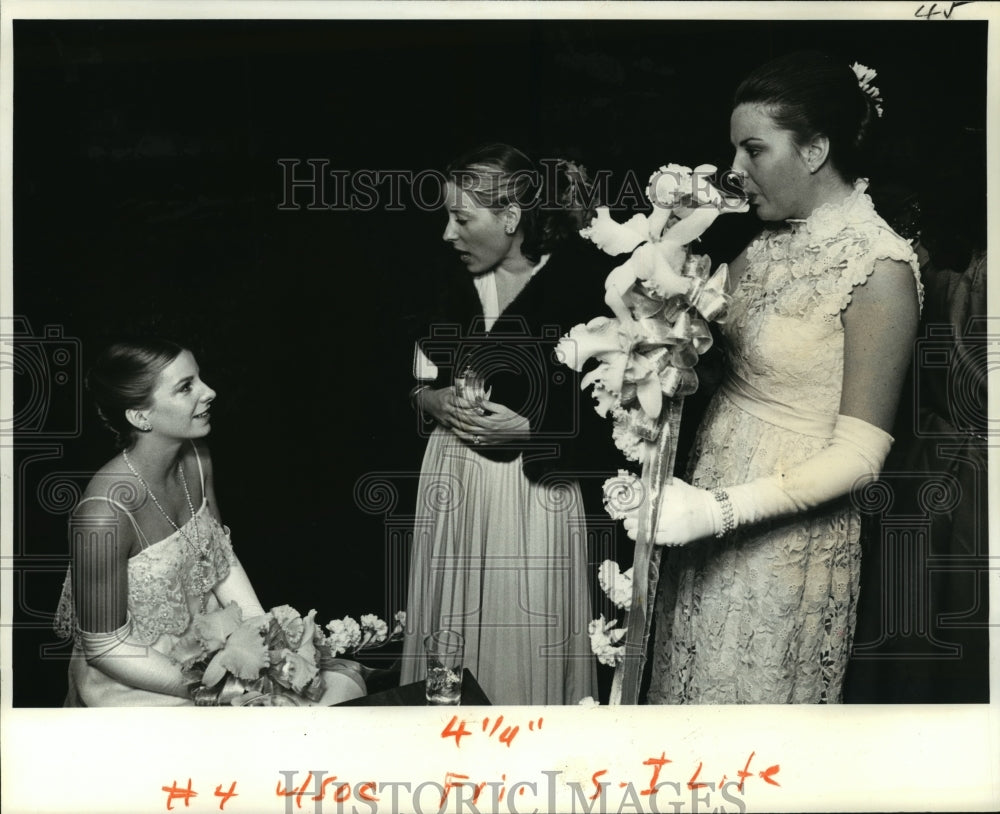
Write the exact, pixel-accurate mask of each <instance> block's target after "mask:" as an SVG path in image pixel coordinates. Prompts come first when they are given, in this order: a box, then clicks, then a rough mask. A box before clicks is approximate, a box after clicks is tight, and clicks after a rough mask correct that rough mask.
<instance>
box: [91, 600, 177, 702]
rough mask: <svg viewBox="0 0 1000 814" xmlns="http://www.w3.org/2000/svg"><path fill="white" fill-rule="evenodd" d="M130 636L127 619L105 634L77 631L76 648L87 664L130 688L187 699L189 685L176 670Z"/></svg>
mask: <svg viewBox="0 0 1000 814" xmlns="http://www.w3.org/2000/svg"><path fill="white" fill-rule="evenodd" d="M131 635H132V617H131V616H129V617H128V618H127V620H126V621H125V624H124V625H122V626H121V627H120V628H118V629H117V630H112V631H110V632H108V633H90V632H88V631H85V630H81V631H80V645H81V647H82V649H83V654H84V656H85V657H86V659H87V663H88V664H90V665H91V666H92V667H96V668H97V669H98V670H100V671H101V672H102V673H105V674H106V675H108V676H110V677H111V678H113V679H115V681H118V682H120V683H122V684H127V685H128V686H130V687H135V688H137V689H140V690H149V691H150V692H158V693H163V694H165V695H176V696H179V697H181V698H187V697H188V687H189V685H190V684H191V681H190V680H189V679H187V678H185V677H184V676H183V675H182V674H181V668H180V666H178V665H177V663H176V662H174V661H171V660H170V659H169V658H167V657H166V656H165V655H163V654H162V653H160V652H158V651H156V650H154V649H153V648H152V647H150V646H149V645H145V644H142V643H141V642H138V641H136V640H135V639H133V638H132V637H131Z"/></svg>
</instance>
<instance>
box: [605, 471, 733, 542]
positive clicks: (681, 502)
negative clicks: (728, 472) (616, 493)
mask: <svg viewBox="0 0 1000 814" xmlns="http://www.w3.org/2000/svg"><path fill="white" fill-rule="evenodd" d="M716 505H717V504H716V500H715V498H714V497H712V493H711V492H709V491H708V490H706V489H699V488H698V487H697V486H691V485H690V484H688V483H685V482H684V481H682V480H680V479H678V478H674V479H673V481H671V483H670V485H669V486H665V487H664V488H663V496H662V498H661V499H660V522H659V524H658V527H657V529H656V534H655V535H653V540H654V542H655V543H656V544H657V545H685V544H686V543H690V542H693V541H694V540H701V539H702V538H704V537H711V536H712V535H714V534H715V531H716V513H717V512H716V509H715V507H716ZM625 531H626V532H627V533H628V536H629V537H631V538H632V539H633V540H634V539H635V538H636V536H637V535H638V533H639V509H635V510H633V511H632V512H630V513H629V515H628V516H627V517H626V518H625Z"/></svg>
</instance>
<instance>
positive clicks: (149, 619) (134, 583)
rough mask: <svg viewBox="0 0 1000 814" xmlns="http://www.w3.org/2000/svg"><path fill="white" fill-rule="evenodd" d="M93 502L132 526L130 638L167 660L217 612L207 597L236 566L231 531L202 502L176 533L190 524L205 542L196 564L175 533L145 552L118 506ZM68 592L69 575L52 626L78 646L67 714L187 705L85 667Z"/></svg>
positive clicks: (195, 556)
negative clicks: (135, 547)
mask: <svg viewBox="0 0 1000 814" xmlns="http://www.w3.org/2000/svg"><path fill="white" fill-rule="evenodd" d="M199 466H200V461H199ZM91 499H93V500H100V501H103V502H105V503H106V504H107V505H108V517H109V518H111V517H112V516H113V514H114V512H116V511H123V512H125V513H126V515H128V517H129V519H130V520H132V523H133V525H134V527H135V529H136V533H137V534H138V535H139V539H140V541H141V542H142V544H143V548H142V550H141V551H140V552H139V553H138V554H136V555H135V556H133V557H132V558H131V559H130V560H129V561H128V614H129V616H130V617H131V619H132V632H131V638H132V639H134V640H135V641H137V642H140V643H142V644H148V645H149V646H150V647H151V648H152V649H154V650H156V651H158V652H160V653H163V654H164V655H166V654H168V653H169V652H170V650H171V648H172V647H173V646H174V644H175V643H176V642H177V640H178V639H179V638H180V637H181V636H183V635H184V634H185V633H186V632H187V630H188V627H189V626H190V625H191V621H192V619H193V618H194V616H195V615H196V614H197V613H199V612H200V611H203V610H215V609H216V608H218V607H219V602H218V600H217V599H216V597H215V594H214V593H213V590H212V589H213V588H214V587H215V586H216V585H218V584H219V583H220V582H222V580H224V579H225V578H226V577H227V576H228V575H229V568H230V565H232V564H235V563H236V562H237V560H236V555H235V554H234V553H233V546H232V543H231V542H230V539H229V529H228V528H226V527H225V526H222V525H220V524H219V522H218V521H217V520H216V519H215V518H214V517H213V516H212V513H211V512H210V511H209V510H208V503H207V501H204V500H203V501H202V505H201V508H200V509H199V510H198V511H197V512H196V513H195V516H194V517H193V518H191V519H190V520H188V522H187V523H185V524H184V525H183V526H181V531H186V532H188V534H189V535H190V534H191V533H192V532H191V529H190V528H189V527H190V526H191V524H192V523H193V522H195V523H197V524H198V529H199V532H200V534H201V535H202V538H204V536H205V535H208V538H209V539H208V542H207V544H206V556H205V557H204V558H202V557H201V556H200V555H199V554H196V553H195V552H194V551H192V550H191V546H190V544H189V543H188V542H187V541H186V540H185V538H184V536H183V535H182V534H181V532H180V531H175V532H174V533H173V534H171V535H170V536H169V537H165V538H164V539H162V540H160V541H159V542H156V543H152V544H150V543H148V542H147V541H146V538H145V536H143V534H142V531H141V529H139V527H138V524H137V523H135V520H134V518H132V515H131V514H130V513H129V512H128V510H127V509H126V508H125V507H124V506H122V505H121V504H120V503H117V502H115V501H111V500H105V499H104V498H91ZM71 586H72V579H71V573H70V572H69V571H68V572H67V574H66V581H65V583H64V584H63V592H62V596H61V597H60V599H59V606H58V608H57V610H56V623H55V629H56V632H57V633H59V634H60V635H62V636H66V637H69V636H73V637H74V638H75V639H76V645H75V647H74V648H73V655H72V658H71V660H70V665H69V676H68V679H69V691H68V693H67V695H66V702H65V706H68V707H78V706H86V707H93V706H114V707H118V706H184V705H190V704H191V703H192V702H191V701H188V700H187V699H185V698H180V697H177V696H173V695H167V694H164V693H157V692H150V691H148V690H141V689H136V688H135V687H130V686H128V685H127V684H122V683H120V682H118V681H116V680H115V679H113V678H111V677H110V676H109V675H107V674H106V673H104V672H102V671H101V670H99V669H97V668H96V667H93V666H91V665H89V664H88V663H87V660H86V658H85V657H84V655H83V650H82V648H81V646H80V643H79V627H78V625H77V623H76V614H75V612H74V610H73V594H72V587H71Z"/></svg>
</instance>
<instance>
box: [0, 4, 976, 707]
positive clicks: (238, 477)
mask: <svg viewBox="0 0 1000 814" xmlns="http://www.w3.org/2000/svg"><path fill="white" fill-rule="evenodd" d="M800 47H817V48H821V49H827V50H832V51H835V52H838V53H840V54H843V56H844V59H845V61H846V62H848V63H849V62H851V61H854V60H857V61H859V62H862V63H864V64H866V65H870V66H873V67H875V68H876V69H877V70H878V71H879V77H878V79H877V80H876V84H877V85H878V86H879V87H880V88H881V90H882V95H883V98H884V99H885V109H886V115H885V118H884V120H883V121H882V123H881V124H882V130H883V141H882V144H883V152H882V155H881V159H880V161H879V163H878V172H877V174H875V175H874V177H873V195H874V196H875V197H876V201H877V203H878V202H881V203H882V211H883V213H884V214H886V215H887V216H889V217H890V219H891V216H892V214H893V211H894V210H898V209H899V204H900V202H901V201H903V200H905V199H906V198H907V196H908V195H910V194H919V193H920V192H921V191H922V190H924V189H925V188H926V187H928V184H929V180H928V179H933V177H934V176H935V175H939V174H940V173H941V172H942V171H945V170H947V169H948V167H950V166H951V165H952V163H953V160H954V158H955V155H954V153H953V152H951V151H950V148H949V147H948V145H949V144H951V143H953V138H954V136H955V134H956V133H959V132H962V131H965V132H970V130H971V132H972V133H973V134H978V135H975V138H976V139H978V140H979V143H983V144H984V143H985V115H986V114H985V77H986V24H985V23H963V22H960V21H958V20H951V21H949V22H948V23H947V24H940V23H930V22H927V21H922V20H914V21H912V22H902V23H878V22H865V23H856V22H834V21H820V22H809V23H792V22H759V23H751V22H725V21H714V22H708V21H703V22H691V23H688V22H675V21H628V22H613V21H596V22H585V21H555V22H532V21H514V22H497V21H488V22H444V21H417V22H412V21H410V22H400V21H380V22H371V21H362V22H352V21H307V22H282V21H141V22H135V21H26V20H18V21H15V23H14V111H15V112H14V133H13V136H14V141H13V144H14V210H13V219H14V307H13V312H14V314H15V315H17V316H18V317H19V318H21V319H20V321H18V322H16V323H15V326H14V329H13V330H14V332H15V333H16V334H19V335H20V337H21V349H22V351H21V356H20V358H19V361H18V365H17V366H16V371H15V372H16V374H17V375H16V376H15V408H16V419H17V420H18V421H19V424H18V425H17V427H18V429H19V430H20V432H19V434H18V437H17V450H16V461H15V463H16V470H15V481H14V485H15V532H16V533H15V552H14V553H15V565H14V570H15V593H16V596H15V618H14V622H15V632H14V664H15V674H14V703H15V705H18V706H52V705H58V704H60V703H61V701H62V697H63V694H64V692H65V658H66V656H67V655H68V652H69V646H68V644H67V643H65V642H59V641H58V639H57V638H56V637H55V636H54V634H52V633H51V632H50V629H49V624H50V619H51V614H52V612H53V610H54V608H55V604H56V601H57V599H58V595H59V589H60V586H61V584H62V576H63V574H64V572H65V566H66V561H67V544H66V517H67V512H68V510H69V509H70V508H71V507H72V505H73V503H74V502H75V498H74V495H76V494H78V491H79V490H80V489H82V488H83V486H84V485H85V484H86V481H87V479H88V472H89V471H93V470H94V469H96V468H97V467H99V466H100V465H101V464H102V463H103V462H104V461H105V460H107V459H108V458H109V457H110V456H111V455H112V454H113V448H112V446H111V439H110V436H108V435H106V434H105V433H104V431H103V430H102V429H101V428H100V427H99V425H98V423H97V421H96V418H95V417H94V415H93V412H92V408H91V406H90V404H89V403H88V402H87V401H86V398H85V396H84V395H81V389H82V388H81V376H82V371H83V370H85V369H86V367H87V365H88V364H89V360H91V359H92V358H93V356H94V355H95V354H96V352H98V351H99V350H100V349H101V348H102V347H103V346H104V345H105V344H106V343H107V342H108V341H111V340H112V339H114V338H115V337H118V336H120V335H122V334H134V333H155V334H160V335H165V336H169V337H172V338H175V339H177V340H178V341H180V342H182V343H183V344H186V345H187V346H188V347H191V348H192V349H193V350H194V352H195V354H196V356H197V358H198V360H199V362H200V364H201V367H202V373H203V377H204V378H205V380H206V381H208V382H209V383H210V384H211V385H212V386H213V387H214V388H215V389H216V390H217V392H218V400H217V402H216V405H215V407H214V408H213V417H214V420H213V432H212V436H211V444H212V449H213V458H214V460H215V468H216V482H217V490H218V493H219V499H220V504H221V508H222V511H223V515H224V520H225V522H226V523H227V524H228V525H230V526H231V527H232V529H233V540H234V544H235V545H236V547H237V550H238V552H239V553H240V556H241V558H242V559H243V562H244V564H245V565H246V567H247V570H248V571H249V573H250V575H251V578H252V580H253V582H254V584H255V585H256V587H257V589H258V593H259V594H260V597H261V600H262V602H263V604H264V606H265V607H268V606H271V605H275V604H280V603H284V602H289V603H291V604H293V605H295V606H296V607H297V608H298V609H299V610H301V611H303V612H304V611H305V610H308V609H309V608H317V609H318V610H319V617H320V618H321V619H322V620H325V619H329V618H332V617H339V616H341V615H343V614H346V613H349V614H351V615H353V616H355V618H356V617H357V616H358V615H359V614H360V613H363V612H374V613H379V614H383V615H385V614H391V613H393V612H395V611H396V610H398V609H400V608H402V607H403V604H402V603H403V601H404V597H403V596H402V595H401V594H400V590H401V589H400V586H401V585H405V574H404V573H403V572H402V571H401V567H405V562H406V561H407V554H408V552H407V548H406V545H405V533H406V531H407V518H408V517H409V516H410V515H412V511H413V508H412V502H413V494H414V491H415V490H414V485H415V476H416V472H417V471H418V470H419V466H420V458H421V453H422V448H423V440H422V439H421V438H420V436H419V434H418V432H417V426H416V422H415V419H414V417H413V416H412V414H411V412H410V409H409V406H408V403H407V398H406V393H407V390H408V389H409V387H410V375H409V370H410V363H411V359H412V342H413V340H414V338H416V336H417V334H418V332H419V330H420V325H421V317H422V315H423V313H424V312H425V310H426V308H427V307H428V304H429V301H430V298H431V296H432V294H433V291H434V286H435V279H436V276H435V275H436V272H437V270H438V268H439V264H440V262H442V260H444V259H445V258H444V253H443V251H442V250H443V244H442V242H441V239H440V236H441V233H442V231H443V229H444V225H445V219H444V217H443V215H442V214H441V213H440V212H428V211H421V209H420V208H419V207H416V206H414V205H413V203H412V201H411V200H410V198H409V197H408V195H407V194H406V191H405V189H404V192H403V196H402V201H401V202H402V204H403V206H402V207H401V210H400V211H390V210H389V209H388V208H387V207H386V206H385V199H384V197H383V198H381V199H380V203H379V205H377V206H375V207H374V208H372V209H370V211H351V212H347V211H329V210H326V211H310V210H309V209H307V208H306V205H307V204H308V203H309V194H308V191H307V190H306V191H304V190H299V191H298V192H297V193H296V201H297V202H298V204H299V205H300V208H298V209H295V210H291V211H281V210H279V208H278V207H279V204H280V203H281V202H282V200H283V198H284V196H285V189H284V184H283V170H282V168H281V166H280V165H279V164H278V161H279V159H297V160H299V161H301V162H303V163H302V165H301V166H300V167H299V168H298V170H297V172H298V173H300V174H302V173H305V172H307V170H308V167H307V166H306V165H305V163H304V162H305V161H306V160H308V159H324V160H326V161H328V162H329V168H330V169H338V170H347V171H357V170H361V169H370V170H383V171H385V170H407V171H412V172H416V171H419V170H422V169H440V168H442V167H443V166H444V165H445V164H446V163H447V161H448V160H449V159H450V158H452V157H454V156H455V155H456V154H457V153H459V152H461V151H463V150H464V149H466V148H468V147H470V146H472V145H474V144H477V143H479V142H482V141H493V140H499V141H508V142H510V143H513V144H515V145H517V146H520V147H521V148H522V149H524V150H525V151H526V152H528V153H529V154H531V155H532V156H534V157H536V158H542V157H549V156H565V157H570V158H575V159H578V160H581V161H582V162H583V163H584V164H585V165H586V166H587V167H589V168H590V169H591V170H592V171H593V170H597V169H607V170H610V171H611V172H613V173H614V177H615V178H621V177H622V176H623V175H624V174H625V173H626V172H627V171H632V172H634V173H636V175H637V177H638V178H639V179H640V180H642V181H643V182H644V181H645V179H646V178H647V177H648V175H649V173H650V172H651V171H652V170H653V169H655V168H656V167H657V166H659V165H660V164H663V163H667V162H677V163H681V164H687V165H689V166H693V165H695V164H699V163H704V162H711V163H716V164H718V165H719V166H723V167H724V166H728V163H729V161H730V159H731V148H730V147H729V143H728V117H729V99H730V98H731V95H732V92H733V90H734V88H735V86H736V84H737V82H738V80H739V79H740V78H741V77H742V76H743V75H744V74H745V73H747V71H748V70H750V69H751V68H752V67H754V66H755V65H757V64H758V63H760V62H763V61H766V60H767V59H768V58H770V57H772V56H774V55H777V54H780V53H784V52H786V51H788V50H794V49H796V48H800ZM327 190H328V192H329V193H330V194H329V196H328V197H329V198H331V199H332V197H333V196H332V191H331V187H330V186H328V187H327ZM379 192H380V193H381V194H382V195H383V196H384V195H385V194H386V193H387V192H388V186H387V185H385V184H383V185H381V186H380V187H379ZM754 228H755V224H754V223H753V220H752V216H747V217H746V218H736V217H732V218H731V219H726V218H724V219H722V221H720V222H719V224H718V225H717V227H715V228H714V230H713V234H712V237H711V240H710V241H709V243H710V245H709V248H710V249H711V253H712V254H713V257H714V258H715V259H716V261H721V260H726V259H729V258H730V257H731V256H732V255H734V254H735V253H736V251H737V250H738V248H739V246H740V244H741V243H742V241H743V240H745V238H746V237H747V235H748V234H749V232H750V231H752V230H753V229H754ZM595 295H596V296H595V315H596V314H597V313H598V312H599V311H598V310H597V309H599V307H600V303H599V301H598V297H599V296H600V294H599V292H595ZM47 326H51V329H50V330H48V332H46V329H47ZM61 374H65V376H63V375H61ZM692 403H694V402H692ZM609 432H610V425H609ZM622 464H623V465H624V464H625V461H624V459H623V460H622ZM379 473H382V474H379ZM387 574H388V575H389V576H386V575H387Z"/></svg>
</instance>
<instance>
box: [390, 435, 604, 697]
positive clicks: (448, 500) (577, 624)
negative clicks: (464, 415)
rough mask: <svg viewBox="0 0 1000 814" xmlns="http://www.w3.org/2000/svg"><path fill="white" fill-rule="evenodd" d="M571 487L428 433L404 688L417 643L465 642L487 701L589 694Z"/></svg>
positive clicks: (581, 559)
mask: <svg viewBox="0 0 1000 814" xmlns="http://www.w3.org/2000/svg"><path fill="white" fill-rule="evenodd" d="M590 615H591V611H590V596H589V588H588V579H587V535H586V525H585V520H584V511H583V504H582V497H581V494H580V487H579V483H578V482H577V481H575V480H572V479H568V478H553V479H551V480H548V481H542V482H538V483H535V482H532V481H530V480H528V478H526V477H525V475H524V472H523V470H522V468H521V459H520V458H518V459H515V460H513V461H500V462H498V461H493V460H490V459H488V458H485V457H483V456H482V455H480V454H479V453H478V452H476V451H475V450H474V449H473V448H472V447H470V446H469V445H467V444H465V443H464V442H462V441H460V440H459V439H457V438H456V437H455V436H454V435H452V434H451V433H450V432H449V431H447V430H444V429H442V428H440V427H439V428H437V429H435V430H434V432H433V433H432V434H431V437H430V439H429V440H428V444H427V449H426V452H425V453H424V461H423V467H422V469H421V475H420V482H419V487H418V495H417V507H416V513H415V528H414V540H413V552H412V557H411V563H410V577H409V595H408V602H407V625H406V627H407V631H406V638H405V641H404V648H403V656H404V658H403V666H402V683H403V684H406V683H409V682H412V681H418V680H421V679H422V678H423V677H424V674H425V661H424V656H423V639H424V637H425V636H427V635H428V634H429V633H431V632H432V631H434V630H439V629H450V630H456V631H458V632H459V633H461V634H462V635H463V636H464V637H465V666H466V667H467V668H468V669H469V670H471V671H472V673H473V674H474V675H475V676H476V679H477V681H478V682H479V684H480V686H481V687H482V688H483V690H484V691H485V692H486V695H487V696H488V697H489V699H490V700H491V701H492V702H493V703H494V704H511V705H516V704H576V703H578V702H579V701H580V700H581V699H582V698H585V697H587V696H592V697H594V698H596V697H597V677H596V667H595V661H594V657H593V655H592V654H591V652H590V641H589V636H588V631H587V626H588V623H589V621H590Z"/></svg>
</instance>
